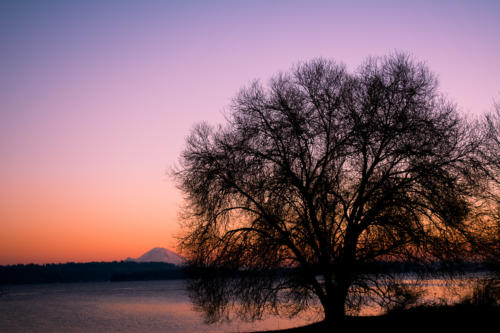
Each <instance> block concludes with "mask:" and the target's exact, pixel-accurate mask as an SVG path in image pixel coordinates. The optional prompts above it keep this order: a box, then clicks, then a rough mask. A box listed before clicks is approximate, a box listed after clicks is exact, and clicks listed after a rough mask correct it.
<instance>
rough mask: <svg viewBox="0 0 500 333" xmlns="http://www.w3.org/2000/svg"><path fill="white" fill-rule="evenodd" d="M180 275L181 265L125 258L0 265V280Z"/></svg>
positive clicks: (33, 280) (91, 279) (174, 277)
mask: <svg viewBox="0 0 500 333" xmlns="http://www.w3.org/2000/svg"><path fill="white" fill-rule="evenodd" d="M179 278H183V270H182V268H181V267H179V266H176V265H173V264H168V263H160V262H150V263H137V262H126V261H120V262H117V261H114V262H90V263H66V264H46V265H35V264H29V265H11V266H0V284H23V283H55V282H90V281H133V280H136V281H137V280H138V281H141V280H171V279H179Z"/></svg>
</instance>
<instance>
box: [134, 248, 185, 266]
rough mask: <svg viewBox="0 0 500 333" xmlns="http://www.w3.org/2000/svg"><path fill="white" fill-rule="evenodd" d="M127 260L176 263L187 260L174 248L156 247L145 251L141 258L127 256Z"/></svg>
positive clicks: (181, 263)
mask: <svg viewBox="0 0 500 333" xmlns="http://www.w3.org/2000/svg"><path fill="white" fill-rule="evenodd" d="M125 261H135V262H166V263H170V264H174V265H183V264H184V263H185V262H186V260H184V258H182V257H181V256H180V255H178V254H177V253H175V252H174V251H172V250H169V249H165V248H163V247H155V248H153V249H151V250H149V251H148V252H146V253H144V254H143V255H142V256H140V257H139V258H136V259H134V258H130V257H129V258H127V259H126V260H125Z"/></svg>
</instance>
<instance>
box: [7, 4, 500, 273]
mask: <svg viewBox="0 0 500 333" xmlns="http://www.w3.org/2000/svg"><path fill="white" fill-rule="evenodd" d="M499 17H500V1H415V2H411V3H410V2H404V1H248V2H243V1H214V2H209V1H191V2H190V1H81V2H77V1H14V0H12V1H2V2H0V45H1V48H0V161H1V163H0V264H11V263H18V262H62V261H70V260H71V261H89V260H120V259H123V258H125V257H127V256H132V257H134V256H138V255H140V254H141V253H142V252H145V251H146V250H148V249H150V248H152V247H154V246H167V247H171V248H173V247H175V239H174V238H173V235H174V234H175V233H176V232H178V230H179V227H178V219H177V214H178V207H179V205H180V204H181V203H182V195H181V194H180V193H179V192H178V191H177V190H176V189H175V186H174V184H173V183H172V180H171V179H170V178H169V177H168V175H167V172H168V170H169V168H171V167H172V166H174V165H175V163H176V162H177V160H178V156H179V154H180V152H181V150H182V147H183V145H184V140H185V138H186V136H187V135H188V134H189V132H190V129H191V128H192V127H193V125H194V124H195V123H196V122H200V121H207V122H209V123H219V122H221V121H223V113H224V112H225V111H227V107H228V105H229V103H230V100H231V98H232V97H233V96H234V95H235V93H236V92H237V91H238V90H239V89H240V88H241V87H242V86H243V85H245V84H247V83H248V82H249V81H251V80H253V79H256V78H259V79H262V80H263V81H264V82H265V81H266V80H267V79H268V78H269V77H270V76H272V75H273V74H275V73H276V72H278V71H284V70H288V69H289V68H290V67H291V66H292V65H294V64H296V63H297V62H298V61H303V60H308V59H311V58H314V57H326V58H331V59H334V60H336V61H339V62H344V63H346V64H347V66H348V68H349V69H350V70H355V69H356V67H357V66H358V65H359V64H360V63H361V62H362V61H363V60H364V59H365V58H366V57H367V56H383V55H386V54H389V53H391V52H394V51H404V52H408V53H410V54H412V55H413V56H414V58H415V59H417V60H421V61H425V62H426V63H427V64H428V66H429V67H430V68H431V70H432V71H433V72H435V73H436V74H437V75H438V77H439V80H440V87H441V91H442V92H443V93H444V94H445V95H446V96H447V97H448V98H449V99H451V100H453V101H455V102H456V103H457V105H458V107H459V109H460V110H462V111H463V112H464V113H467V114H470V115H471V116H477V115H480V114H482V113H483V112H485V111H489V110H491V108H492V105H493V102H494V100H499V99H500V60H499V59H500V19H499Z"/></svg>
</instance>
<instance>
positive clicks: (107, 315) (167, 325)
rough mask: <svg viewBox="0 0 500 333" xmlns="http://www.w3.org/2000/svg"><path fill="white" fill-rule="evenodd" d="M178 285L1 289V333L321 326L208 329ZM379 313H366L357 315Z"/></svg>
mask: <svg viewBox="0 0 500 333" xmlns="http://www.w3.org/2000/svg"><path fill="white" fill-rule="evenodd" d="M184 283H185V282H184V281H182V280H173V281H137V282H99V283H68V284H38V285H19V286H0V332H9V333H10V332H69V333H72V332H86V333H97V332H123V333H133V332H134V333H135V332H245V331H246V332H248V331H257V330H268V329H283V328H289V327H295V326H300V325H304V324H307V323H311V322H315V321H318V320H321V315H320V314H318V313H317V312H311V313H308V314H304V315H302V316H301V317H299V318H294V319H293V320H287V319H283V318H276V317H271V318H267V319H265V320H263V321H260V322H256V323H246V322H241V321H232V322H230V323H224V324H217V325H207V324H205V323H204V322H203V318H202V317H201V315H200V314H199V313H198V312H195V311H194V310H193V309H192V305H191V303H190V301H189V298H188V296H187V293H186V289H185V284H184ZM444 287H445V284H444V282H443V281H440V280H429V281H428V283H426V289H427V291H428V292H427V297H428V298H430V299H439V298H448V299H450V298H453V297H455V298H457V297H459V296H460V294H464V293H466V292H467V291H468V289H467V287H463V286H461V287H459V288H458V293H455V294H453V293H451V294H450V293H449V291H448V289H446V290H445V288H444ZM379 312H380V309H377V308H376V307H375V306H372V307H366V308H365V309H364V310H363V311H362V313H361V314H362V315H367V314H377V313H379Z"/></svg>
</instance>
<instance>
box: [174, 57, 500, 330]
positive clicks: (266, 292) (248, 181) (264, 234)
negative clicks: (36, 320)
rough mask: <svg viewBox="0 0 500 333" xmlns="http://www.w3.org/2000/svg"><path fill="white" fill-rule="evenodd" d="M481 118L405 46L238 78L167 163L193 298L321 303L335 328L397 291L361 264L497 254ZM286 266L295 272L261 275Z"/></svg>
mask: <svg viewBox="0 0 500 333" xmlns="http://www.w3.org/2000/svg"><path fill="white" fill-rule="evenodd" d="M486 127H487V126H483V125H482V124H480V123H479V122H469V121H467V120H466V119H465V118H464V117H462V116H461V115H460V114H459V113H458V112H457V109H456V107H455V106H454V105H453V104H452V103H450V102H448V101H446V100H445V99H444V98H443V97H442V96H441V95H440V94H439V92H438V90H437V80H436V78H435V76H434V75H433V74H432V73H431V72H430V71H429V69H428V68H427V67H426V66H425V65H423V64H421V63H416V62H414V61H412V60H411V59H410V58H409V57H408V56H406V55H402V54H396V55H394V56H389V57H385V58H371V59H368V60H367V61H366V62H365V63H364V64H363V65H362V66H361V67H360V68H359V69H358V71H357V72H355V73H349V72H348V71H347V70H346V68H345V66H343V65H339V64H336V63H334V62H332V61H327V60H323V59H318V60H314V61H310V62H305V63H302V64H299V65H298V66H297V67H296V68H294V69H293V70H292V71H291V73H281V74H279V75H278V76H276V77H275V78H273V79H272V80H271V81H270V84H269V86H268V87H264V86H262V85H261V84H260V83H259V82H254V83H253V84H251V85H250V86H249V87H246V88H244V89H242V90H241V91H240V93H239V94H238V95H237V96H236V98H235V99H234V101H233V103H232V106H231V113H230V114H229V115H228V117H227V124H225V125H223V126H219V127H217V128H213V127H210V126H208V125H207V124H200V125H198V126H197V127H196V128H195V129H194V130H193V132H192V134H191V136H190V137H189V138H188V140H187V147H186V148H185V150H184V152H183V153H182V156H181V163H182V164H181V166H180V168H179V169H178V170H177V171H176V172H175V177H176V178H177V180H178V183H179V187H180V189H181V190H182V191H183V192H184V193H185V194H186V198H187V203H186V210H185V225H184V231H185V234H184V237H183V238H182V241H181V248H182V254H183V256H184V257H185V258H187V259H188V260H189V264H190V266H191V271H190V272H191V275H190V276H191V277H192V280H191V283H190V286H189V288H190V291H191V297H192V299H193V302H194V304H195V305H196V306H197V307H198V309H199V310H201V311H203V312H204V313H205V315H206V319H207V321H209V322H214V321H218V320H223V319H225V318H227V317H228V314H229V310H230V309H233V310H235V311H236V313H237V315H239V316H240V317H242V318H244V319H249V320H253V319H258V318H260V317H261V316H262V315H263V314H264V313H266V312H270V313H283V314H286V315H289V316H293V315H294V314H296V313H298V312H300V311H302V310H304V309H307V308H308V307H309V306H310V305H311V304H316V303H319V304H320V305H321V306H322V308H323V310H324V315H325V320H326V321H327V322H329V323H330V324H332V325H333V322H335V321H342V320H344V317H345V313H346V309H348V308H353V309H355V308H356V307H359V304H360V302H361V301H362V300H363V299H366V296H370V295H374V294H376V295H377V297H384V298H387V299H389V300H390V299H391V298H392V295H391V293H390V291H391V288H389V287H387V286H390V285H391V284H390V281H391V280H393V279H394V278H393V275H392V274H388V273H387V272H384V271H383V270H379V273H380V274H376V276H373V275H367V274H363V269H362V268H363V267H368V266H369V265H377V263H380V262H404V263H407V264H408V265H417V266H418V265H425V264H432V265H442V267H446V265H447V264H448V263H452V264H456V263H460V262H466V261H468V260H473V261H475V262H481V261H482V260H486V259H488V260H490V261H491V262H498V256H497V255H495V254H494V255H491V253H498V247H499V243H498V235H499V225H498V223H496V224H495V222H494V220H493V219H491V218H489V217H491V214H490V212H491V210H489V209H490V207H491V205H488V204H487V203H488V202H489V201H491V196H490V195H489V194H488V193H491V191H489V189H490V187H489V182H488V181H487V179H495V177H496V176H497V175H498V174H495V172H496V171H494V168H493V166H494V161H497V160H496V159H495V158H496V157H498V155H496V157H495V154H494V153H493V152H492V151H490V146H491V145H490V144H489V142H491V140H494V139H495V137H494V136H495V134H494V132H493V131H492V130H489V129H487V128H486ZM490 128H491V126H490ZM486 156H488V158H489V160H486V158H485V157H486ZM491 159H493V162H491V163H490V162H487V161H490V160H491ZM490 166H491V167H490ZM488 177H490V178H488ZM496 179H498V178H496ZM432 265H431V266H432ZM453 266H454V265H451V267H453ZM284 267H289V268H293V270H292V271H293V272H294V273H295V274H286V275H284V274H270V272H279V270H280V269H282V268H284ZM381 279H383V280H381ZM379 281H382V282H381V284H379V283H378V282H379ZM381 286H382V287H381ZM394 290H396V291H397V292H398V293H401V290H400V289H398V288H395V289H394ZM392 299H393V298H392Z"/></svg>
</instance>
